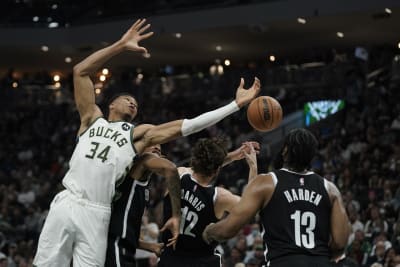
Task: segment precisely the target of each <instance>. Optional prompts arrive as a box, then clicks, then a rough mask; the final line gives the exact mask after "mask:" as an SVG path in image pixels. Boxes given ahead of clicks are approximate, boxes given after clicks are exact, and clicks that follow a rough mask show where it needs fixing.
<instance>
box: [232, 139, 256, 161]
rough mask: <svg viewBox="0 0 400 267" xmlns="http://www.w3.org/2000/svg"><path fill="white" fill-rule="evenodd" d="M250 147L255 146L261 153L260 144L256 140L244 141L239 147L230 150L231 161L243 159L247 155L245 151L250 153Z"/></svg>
mask: <svg viewBox="0 0 400 267" xmlns="http://www.w3.org/2000/svg"><path fill="white" fill-rule="evenodd" d="M250 147H253V149H254V150H255V152H256V153H257V154H259V153H260V144H259V143H258V142H255V141H248V142H244V143H243V144H242V145H241V146H240V147H239V148H237V149H235V150H233V151H231V152H229V154H228V156H229V158H230V160H231V161H235V160H241V159H244V157H245V154H244V153H245V152H246V151H247V153H250Z"/></svg>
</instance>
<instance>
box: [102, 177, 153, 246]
mask: <svg viewBox="0 0 400 267" xmlns="http://www.w3.org/2000/svg"><path fill="white" fill-rule="evenodd" d="M149 175H150V174H149V173H146V175H145V176H146V177H149ZM116 189H117V192H116V196H117V197H116V199H115V200H114V202H113V203H112V210H111V219H110V226H109V235H110V236H112V237H114V238H115V237H119V238H120V240H121V241H120V244H122V245H123V246H124V247H125V248H127V249H130V250H131V251H132V252H135V250H136V248H137V246H138V241H139V237H140V227H141V225H142V217H143V213H144V209H145V207H146V206H147V204H148V200H149V191H148V179H147V182H139V181H137V180H134V179H132V178H130V177H129V176H128V177H126V179H125V180H124V181H123V182H122V184H120V185H119V186H118V187H117V188H116Z"/></svg>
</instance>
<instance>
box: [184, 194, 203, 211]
mask: <svg viewBox="0 0 400 267" xmlns="http://www.w3.org/2000/svg"><path fill="white" fill-rule="evenodd" d="M181 199H184V200H186V201H187V202H189V203H190V205H192V207H193V208H194V209H195V210H197V211H201V210H202V209H203V208H204V207H205V206H206V205H205V204H204V203H203V202H202V201H201V200H199V198H198V197H195V196H194V195H193V194H192V192H190V191H189V190H185V189H182V191H181Z"/></svg>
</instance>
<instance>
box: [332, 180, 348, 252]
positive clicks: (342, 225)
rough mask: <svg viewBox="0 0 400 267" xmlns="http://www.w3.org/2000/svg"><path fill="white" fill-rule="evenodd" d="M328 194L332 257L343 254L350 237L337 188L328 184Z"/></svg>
mask: <svg viewBox="0 0 400 267" xmlns="http://www.w3.org/2000/svg"><path fill="white" fill-rule="evenodd" d="M328 188H329V189H328V194H329V197H330V198H331V203H332V210H331V243H330V248H331V251H332V257H333V258H336V257H338V256H340V255H342V254H343V252H344V249H345V248H346V245H347V242H348V239H349V235H350V222H349V218H348V217H347V213H346V209H345V207H344V205H343V201H342V196H341V194H340V192H339V190H338V189H337V187H336V186H335V185H334V184H333V183H331V182H329V183H328Z"/></svg>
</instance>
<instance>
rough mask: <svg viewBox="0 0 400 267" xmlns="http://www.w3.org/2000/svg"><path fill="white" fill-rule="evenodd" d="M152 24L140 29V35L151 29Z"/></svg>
mask: <svg viewBox="0 0 400 267" xmlns="http://www.w3.org/2000/svg"><path fill="white" fill-rule="evenodd" d="M150 26H151V25H150V23H149V24H147V25H146V26H144V27H142V28H141V29H139V30H138V33H142V32H145V31H146V30H147V29H148V28H150Z"/></svg>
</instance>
